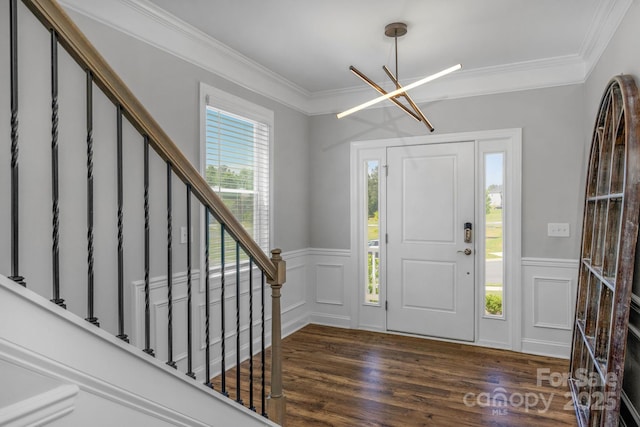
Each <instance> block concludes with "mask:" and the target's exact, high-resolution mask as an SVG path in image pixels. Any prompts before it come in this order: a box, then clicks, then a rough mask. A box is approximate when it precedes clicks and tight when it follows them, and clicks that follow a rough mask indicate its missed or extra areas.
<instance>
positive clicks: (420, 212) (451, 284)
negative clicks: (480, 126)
mask: <svg viewBox="0 0 640 427" xmlns="http://www.w3.org/2000/svg"><path fill="white" fill-rule="evenodd" d="M474 158H475V156H474V143H473V142H456V143H446V144H428V145H415V146H404V147H391V148H388V149H387V166H388V169H387V173H388V177H387V234H388V244H387V304H388V306H387V307H388V308H387V329H388V330H391V331H398V332H406V333H412V334H420V335H428V336H434V337H441V338H449V339H456V340H466V341H473V339H474V329H475V328H474V318H475V314H474V258H475V255H474V254H475V250H474V243H473V238H472V239H471V242H465V232H464V227H465V223H470V224H472V223H473V220H474V176H475V173H474ZM472 226H473V225H472ZM473 234H474V233H472V236H473ZM465 250H466V253H465Z"/></svg>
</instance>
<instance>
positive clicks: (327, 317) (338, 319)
mask: <svg viewBox="0 0 640 427" xmlns="http://www.w3.org/2000/svg"><path fill="white" fill-rule="evenodd" d="M310 323H313V324H316V325H323V326H335V327H336V328H347V329H350V328H351V317H349V316H339V315H335V314H327V313H311V315H310Z"/></svg>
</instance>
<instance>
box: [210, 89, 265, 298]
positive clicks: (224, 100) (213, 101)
mask: <svg viewBox="0 0 640 427" xmlns="http://www.w3.org/2000/svg"><path fill="white" fill-rule="evenodd" d="M207 105H210V106H213V107H215V108H219V109H221V110H224V111H227V112H229V113H233V114H237V115H239V116H242V117H246V118H248V119H251V120H255V121H257V122H261V123H265V124H267V125H268V126H269V241H268V247H269V248H272V247H274V246H273V245H274V235H275V227H274V224H275V221H274V216H273V212H274V205H275V197H274V196H275V191H274V182H273V181H274V179H273V178H274V174H273V171H274V158H273V152H274V149H273V145H274V143H273V142H274V141H275V138H274V134H275V119H274V116H275V115H274V112H273V111H272V110H269V109H268V108H265V107H262V106H260V105H257V104H255V103H253V102H251V101H247V100H246V99H243V98H240V97H238V96H236V95H232V94H230V93H228V92H225V91H222V90H220V89H217V88H215V87H213V86H210V85H208V84H206V83H204V82H200V96H199V97H198V112H199V114H200V120H199V123H198V126H199V129H200V146H199V150H198V154H199V156H200V161H199V172H200V175H203V176H204V173H205V170H206V164H207V156H206V144H207V133H206V122H207V114H206V106H207ZM198 222H199V224H200V245H199V248H200V250H199V253H200V266H201V268H200V271H204V269H205V259H204V251H203V250H202V248H204V242H205V233H204V223H205V216H204V206H202V207H201V209H200V220H199V221H198ZM247 263H248V262H247ZM225 264H227V265H226V266H225V272H226V271H227V270H228V269H229V268H231V267H232V264H233V268H234V269H235V260H233V261H232V262H229V263H225ZM242 264H244V263H242V262H241V265H242ZM217 270H219V268H218V269H217ZM215 273H216V272H215V271H214V269H213V268H210V272H209V275H210V279H211V278H213V275H214V274H215ZM204 283H205V276H204V275H202V277H201V283H200V290H201V291H204ZM209 283H210V288H212V289H213V280H210V282H209Z"/></svg>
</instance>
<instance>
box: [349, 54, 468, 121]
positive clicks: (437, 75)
mask: <svg viewBox="0 0 640 427" xmlns="http://www.w3.org/2000/svg"><path fill="white" fill-rule="evenodd" d="M461 68H462V65H460V64H456V65H454V66H453V67H449V68H447V69H444V70H442V71H440V72H438V73H435V74H432V75H430V76H427V77H425V78H423V79H420V80H418V81H416V82H413V83H411V84H409V85H407V86H401V87H400V89H396V90H394V91H393V92H388V93H387V94H386V95H381V96H379V97H377V98H374V99H372V100H371V101H367V102H365V103H362V104H360V105H357V106H355V107H353V108H350V109H348V110H347V111H343V112H342V113H340V114H338V118H339V119H341V118H343V117H346V116H348V115H349V114H353V113H355V112H356V111H360V110H362V109H364V108H367V107H371V106H372V105H375V104H377V103H378V102H382V101H384V100H385V99H389V98H393V97H394V96H398V95H401V94H403V93H404V92H406V91H408V90H411V89H414V88H416V87H418V86H421V85H423V84H425V83H429V82H431V81H433V80H435V79H437V78H440V77H443V76H446V75H447V74H450V73H453V72H454V71H458V70H459V69H461Z"/></svg>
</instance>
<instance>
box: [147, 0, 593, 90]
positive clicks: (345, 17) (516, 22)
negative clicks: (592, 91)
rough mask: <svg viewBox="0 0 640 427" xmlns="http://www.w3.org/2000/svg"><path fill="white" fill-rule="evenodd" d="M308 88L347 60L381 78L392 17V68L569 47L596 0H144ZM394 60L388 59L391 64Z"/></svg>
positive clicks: (340, 71) (583, 30)
mask: <svg viewBox="0 0 640 427" xmlns="http://www.w3.org/2000/svg"><path fill="white" fill-rule="evenodd" d="M151 2H152V3H154V4H156V5H157V6H159V7H161V8H163V9H164V10H166V11H168V12H169V13H171V14H173V15H175V16H176V17H178V18H180V19H182V20H183V21H185V22H187V23H189V24H191V25H193V26H195V27H196V28H198V29H200V30H201V31H203V32H205V33H207V34H209V35H210V36H212V37H213V38H215V39H216V40H218V41H220V42H222V43H224V44H226V45H227V46H229V47H231V48H232V49H234V50H236V51H238V52H240V53H241V54H243V55H245V56H247V57H249V58H251V59H253V60H254V61H256V62H258V63H259V64H261V65H263V66H265V67H266V68H268V69H270V70H272V71H274V72H275V73H277V74H279V75H281V76H282V77H284V78H286V79H287V80H290V81H291V82H293V83H295V84H296V85H298V86H301V87H302V88H304V89H306V90H308V91H309V92H317V91H326V90H335V89H344V88H348V87H352V86H356V85H359V84H361V82H360V80H359V79H357V78H356V77H355V76H353V75H352V74H351V73H349V72H348V68H349V65H354V66H356V67H357V68H358V69H359V70H360V71H363V72H364V73H365V74H367V75H368V76H370V77H374V76H375V77H377V80H382V79H387V77H386V76H385V74H384V72H383V71H382V65H383V64H386V65H387V66H389V67H391V66H392V65H393V62H394V58H393V39H390V38H387V37H385V36H384V27H385V25H386V24H388V23H391V22H405V23H406V24H407V25H408V30H409V32H408V33H407V35H406V36H405V37H402V38H400V39H399V40H398V50H399V72H400V77H401V78H402V77H404V78H409V79H411V78H418V77H424V76H425V75H427V74H431V73H434V72H436V71H439V70H441V69H444V68H447V67H449V66H451V65H454V64H457V63H462V65H463V66H464V67H465V69H475V68H482V67H488V66H495V65H503V64H513V63H518V62H523V61H532V60H539V59H543V58H556V57H564V56H567V55H578V54H579V53H580V51H581V49H582V47H583V45H584V43H585V41H586V40H587V37H588V36H589V29H590V27H591V25H592V24H593V23H594V22H595V20H596V14H597V12H598V6H599V5H601V4H602V3H603V2H602V1H601V0H562V1H558V0H482V1H478V0H448V1H445V0H321V1H300V0H267V1H265V0H242V1H234V0H213V1H212V0H189V1H186V2H185V1H175V0H151ZM392 69H393V68H392Z"/></svg>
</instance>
